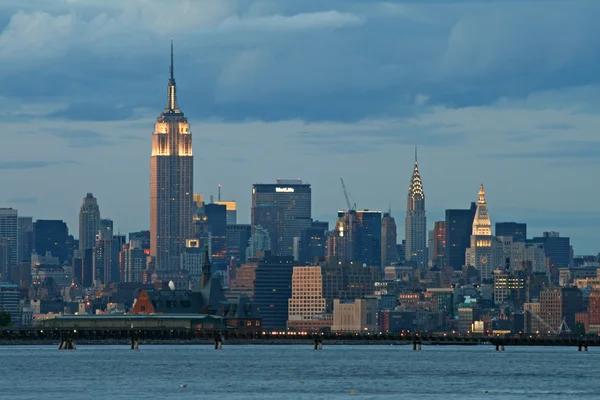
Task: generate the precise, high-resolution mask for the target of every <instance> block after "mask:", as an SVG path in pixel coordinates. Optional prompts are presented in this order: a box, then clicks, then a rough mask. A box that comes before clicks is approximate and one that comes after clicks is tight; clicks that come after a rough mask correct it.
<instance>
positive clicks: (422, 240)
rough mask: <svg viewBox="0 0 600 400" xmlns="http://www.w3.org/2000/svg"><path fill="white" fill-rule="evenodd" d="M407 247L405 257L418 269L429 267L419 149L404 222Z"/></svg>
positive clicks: (409, 187)
mask: <svg viewBox="0 0 600 400" xmlns="http://www.w3.org/2000/svg"><path fill="white" fill-rule="evenodd" d="M404 230H405V235H406V236H405V237H406V247H405V253H404V257H405V259H406V261H408V262H411V263H412V264H414V265H416V266H417V267H426V266H427V219H426V217H425V193H424V192H423V182H422V181H421V175H420V174H419V163H418V161H417V149H416V148H415V166H414V169H413V174H412V177H411V179H410V184H409V186H408V196H407V200H406V218H405V220H404Z"/></svg>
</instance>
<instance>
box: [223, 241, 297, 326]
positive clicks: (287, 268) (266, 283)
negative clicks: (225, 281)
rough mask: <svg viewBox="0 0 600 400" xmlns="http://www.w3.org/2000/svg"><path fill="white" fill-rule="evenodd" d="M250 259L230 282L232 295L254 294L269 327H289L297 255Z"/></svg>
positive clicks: (264, 322)
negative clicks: (294, 258) (290, 301)
mask: <svg viewBox="0 0 600 400" xmlns="http://www.w3.org/2000/svg"><path fill="white" fill-rule="evenodd" d="M264 253H266V254H264V255H263V256H262V257H261V258H260V259H254V260H248V262H247V263H246V264H243V265H242V266H241V267H240V268H238V270H237V272H236V277H235V279H233V280H232V281H231V282H230V287H229V298H237V297H238V296H240V295H248V296H250V298H251V300H252V303H253V304H254V306H255V307H256V310H257V312H258V313H260V316H261V318H262V324H263V328H265V329H286V326H287V320H288V300H289V299H290V298H291V297H292V273H293V270H294V260H293V257H291V256H290V257H277V256H271V255H270V254H269V252H264Z"/></svg>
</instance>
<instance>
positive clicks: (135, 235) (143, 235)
mask: <svg viewBox="0 0 600 400" xmlns="http://www.w3.org/2000/svg"><path fill="white" fill-rule="evenodd" d="M134 240H135V241H136V242H137V243H138V244H139V245H140V246H141V248H142V249H144V250H150V231H139V232H129V241H130V242H133V241H134Z"/></svg>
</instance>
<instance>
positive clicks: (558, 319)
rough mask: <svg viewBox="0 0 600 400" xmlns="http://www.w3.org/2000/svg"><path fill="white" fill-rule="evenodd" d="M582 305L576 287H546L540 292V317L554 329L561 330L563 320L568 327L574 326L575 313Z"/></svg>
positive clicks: (579, 293) (581, 297) (581, 298)
mask: <svg viewBox="0 0 600 400" xmlns="http://www.w3.org/2000/svg"><path fill="white" fill-rule="evenodd" d="M582 307H583V296H582V293H581V291H580V290H579V289H577V288H566V287H563V288H548V289H545V290H543V291H542V292H541V293H540V314H539V315H540V317H541V319H542V320H543V321H544V322H545V324H543V326H542V329H545V326H546V324H547V325H549V326H550V327H551V328H552V329H553V330H554V331H556V332H559V331H561V326H562V323H563V320H564V321H565V322H566V324H567V326H568V327H569V329H571V330H572V329H573V328H574V327H575V314H576V313H578V312H580V311H581V310H582Z"/></svg>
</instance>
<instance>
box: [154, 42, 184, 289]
mask: <svg viewBox="0 0 600 400" xmlns="http://www.w3.org/2000/svg"><path fill="white" fill-rule="evenodd" d="M193 167H194V164H193V155H192V135H191V132H190V126H189V124H188V121H187V118H186V117H185V116H184V115H183V112H182V111H181V110H180V109H179V105H178V104H177V95H176V85H175V76H174V71H173V43H172V42H171V68H170V78H169V84H168V89H167V106H166V107H165V110H164V111H163V113H162V114H161V115H160V116H159V117H158V118H157V119H156V124H155V127H154V133H153V134H152V156H151V157H150V234H151V237H150V254H151V255H152V257H154V261H155V265H156V270H157V273H158V275H159V277H160V274H161V272H162V271H177V270H179V268H180V262H181V257H180V256H181V253H182V252H183V249H184V248H185V244H186V240H187V239H192V233H193V230H192V216H193V213H194V207H193V198H192V196H193V193H194V191H193V169H194V168H193Z"/></svg>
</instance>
